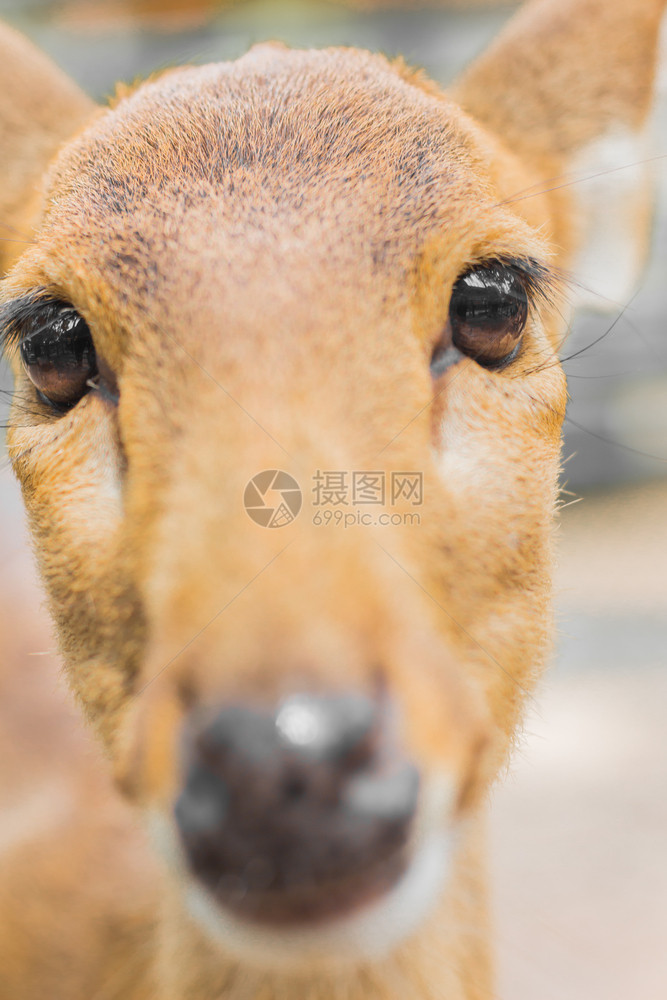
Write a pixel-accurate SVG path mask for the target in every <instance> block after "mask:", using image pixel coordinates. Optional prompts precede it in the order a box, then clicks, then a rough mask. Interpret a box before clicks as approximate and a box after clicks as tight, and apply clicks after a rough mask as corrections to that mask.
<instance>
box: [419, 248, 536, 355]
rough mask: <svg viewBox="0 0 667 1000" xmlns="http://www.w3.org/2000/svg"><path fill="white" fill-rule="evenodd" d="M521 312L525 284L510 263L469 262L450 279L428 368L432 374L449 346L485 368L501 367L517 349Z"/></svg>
mask: <svg viewBox="0 0 667 1000" xmlns="http://www.w3.org/2000/svg"><path fill="white" fill-rule="evenodd" d="M527 318H528V295H527V293H526V286H525V284H524V280H523V279H522V277H521V275H520V273H519V272H518V271H517V270H516V269H515V268H513V267H510V266H509V265H506V264H503V263H501V262H494V263H490V264H485V265H483V266H480V267H475V268H473V269H472V270H470V271H468V272H467V273H466V274H464V275H462V276H461V277H460V278H459V280H458V281H457V282H456V284H455V285H454V289H453V291H452V297H451V300H450V303H449V321H448V324H447V332H446V336H445V338H443V341H442V342H441V343H440V344H439V345H438V347H437V348H436V351H435V353H434V355H433V359H432V362H431V370H432V371H433V373H434V374H436V375H437V374H440V372H441V371H443V370H444V368H445V367H447V364H446V360H447V355H449V356H450V357H451V355H452V353H454V352H452V348H455V349H456V351H458V352H460V354H465V355H466V356H467V357H469V358H472V359H473V361H477V363H478V364H480V365H483V366H484V367H485V368H500V367H502V366H503V365H505V364H507V363H508V362H509V361H511V360H512V358H513V357H514V356H515V354H516V353H517V351H518V349H519V347H520V345H521V335H522V333H523V329H524V327H525V325H526V320H527Z"/></svg>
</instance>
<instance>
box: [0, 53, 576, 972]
mask: <svg viewBox="0 0 667 1000" xmlns="http://www.w3.org/2000/svg"><path fill="white" fill-rule="evenodd" d="M534 169H536V168H534ZM534 169H530V168H527V167H525V166H524V165H523V164H522V163H521V162H520V160H519V158H518V157H517V158H515V157H514V156H513V155H512V153H511V151H509V150H508V149H507V148H505V147H503V146H502V145H501V143H500V142H499V141H498V140H497V139H496V138H494V137H493V136H492V135H491V133H490V132H489V131H487V130H485V129H484V128H482V126H480V125H478V124H476V123H475V122H473V120H472V119H471V118H469V117H467V116H466V115H465V114H464V113H463V112H462V111H461V110H460V109H459V108H458V107H457V106H456V105H455V104H454V103H453V102H451V101H450V100H448V99H447V98H445V97H444V96H443V95H442V94H440V93H439V92H438V91H437V90H436V89H435V87H433V86H432V85H431V84H429V83H428V82H426V81H425V80H424V79H423V78H422V77H420V76H417V75H414V74H410V73H408V72H407V71H406V70H405V69H404V68H403V67H402V66H400V65H398V66H392V65H390V64H389V63H387V62H386V61H385V60H384V59H382V58H379V57H374V56H370V55H368V54H365V53H361V52H355V51H351V50H349V51H348V50H345V51H343V50H341V51H327V52H321V53H298V52H288V51H285V50H282V49H278V48H275V47H263V48H259V49H256V50H253V51H252V52H251V53H250V54H249V55H248V56H246V57H245V58H244V59H241V60H240V61H238V62H237V63H234V64H231V65H221V66H211V67H203V68H200V69H188V70H184V71H178V72H172V73H169V74H166V75H165V76H164V77H162V78H161V79H159V80H157V81H156V82H151V83H148V84H146V85H144V86H142V87H140V88H139V89H138V90H137V91H136V92H134V93H133V94H131V95H129V96H127V97H125V98H124V99H122V100H120V101H119V102H118V103H117V104H116V106H115V107H114V108H113V109H111V110H108V111H105V112H100V113H99V114H97V115H96V116H95V117H94V119H93V121H92V123H91V124H90V125H89V126H88V127H87V128H86V129H85V131H84V132H83V133H82V134H80V135H79V136H78V137H77V138H75V139H74V140H72V141H71V142H70V143H69V144H68V145H66V146H65V147H64V148H63V150H62V151H61V153H60V155H59V156H58V158H57V160H56V162H55V165H54V166H53V167H52V169H51V171H50V173H49V176H48V182H47V197H46V200H45V207H44V212H43V218H42V221H41V226H40V229H39V233H38V236H37V238H36V241H35V243H34V245H33V246H32V247H31V248H30V249H29V250H28V251H27V252H26V253H25V254H24V256H23V257H22V258H21V259H20V261H19V262H18V263H17V265H16V266H15V267H14V269H13V270H12V272H11V274H10V276H9V278H8V279H7V280H6V281H5V284H4V291H3V301H4V307H3V310H4V322H5V326H6V329H7V331H8V333H7V338H8V340H9V341H10V343H12V344H13V345H14V348H15V356H16V371H17V379H18V390H17V397H16V404H15V410H14V419H13V426H12V430H11V435H10V450H11V455H12V459H13V463H14V467H15V469H16V472H17V474H18V476H19V479H20V481H21V484H22V487H23V491H24V496H25V499H26V504H27V507H28V511H29V515H30V519H31V523H32V529H33V533H34V537H35V541H36V547H37V552H38V556H39V561H40V565H41V570H42V573H43V576H44V579H45V581H46V584H47V587H48V591H49V596H50V602H51V607H52V610H53V614H54V616H55V619H56V622H57V624H58V628H59V634H60V638H61V643H62V649H63V652H64V655H65V660H66V664H67V670H68V675H69V678H70V682H71V685H72V687H73V689H74V691H75V692H76V694H77V696H78V699H79V701H80V702H81V704H82V705H83V707H84V710H85V711H86V713H87V715H88V717H89V719H90V721H91V722H92V724H93V725H94V727H95V728H96V729H97V730H98V732H99V733H100V735H101V737H102V739H103V740H104V741H105V742H106V744H107V746H108V748H109V752H110V754H111V756H112V757H113V759H114V761H115V765H116V769H117V773H118V775H119V780H120V783H121V786H122V788H123V789H124V791H125V793H126V794H127V795H129V796H130V797H131V798H133V799H134V800H135V801H137V802H138V803H139V804H140V805H141V807H142V808H144V809H145V810H146V811H147V812H148V813H149V814H150V815H151V816H152V817H153V820H154V821H155V822H156V823H157V825H158V826H159V827H160V830H161V836H162V837H163V838H166V840H168V842H169V844H170V845H171V847H170V850H172V851H173V852H174V856H175V858H176V860H175V867H176V869H178V871H179V872H180V878H181V883H182V885H183V888H184V892H185V893H186V894H190V895H191V897H192V899H193V900H194V903H193V906H194V908H195V909H196V910H197V911H198V912H199V913H200V915H201V913H202V912H204V911H205V912H206V920H208V921H209V922H212V923H213V924H216V922H217V924H216V926H218V925H219V926H222V927H223V929H224V931H225V934H226V940H227V942H228V943H229V942H230V941H231V942H232V944H233V946H234V947H237V948H238V949H240V950H242V949H243V948H245V947H246V946H247V942H248V940H249V937H248V936H247V935H246V933H245V930H244V928H245V927H247V926H250V925H254V926H255V930H254V931H253V932H252V933H253V935H254V937H253V938H252V940H254V941H257V940H263V941H264V946H263V954H266V953H267V945H266V941H267V940H268V939H269V938H268V937H267V938H266V939H262V938H261V937H259V938H258V937H257V935H258V934H259V935H261V934H266V935H269V936H270V938H271V940H272V941H274V943H275V942H276V941H278V942H279V944H278V948H277V949H274V951H275V953H276V954H277V953H278V952H279V951H283V950H284V949H285V948H286V947H287V944H288V942H289V940H292V938H290V935H291V934H292V930H291V929H294V932H295V933H297V932H298V940H299V942H300V944H299V947H303V944H304V941H307V940H308V941H310V940H311V938H309V937H308V934H310V933H312V934H314V935H315V937H313V938H312V941H313V942H315V943H314V944H313V945H312V946H313V948H314V949H315V950H317V949H320V950H321V948H322V947H323V945H322V941H323V940H325V938H323V937H322V936H321V935H320V936H319V937H318V936H317V935H318V934H320V931H312V929H309V930H308V932H306V930H305V928H306V926H308V927H309V928H310V925H312V924H317V925H318V926H319V928H320V929H321V934H323V935H329V936H328V937H326V941H327V942H328V944H327V947H329V946H331V948H333V949H334V951H335V946H336V945H337V943H338V944H340V942H341V941H344V943H345V951H346V953H348V954H349V953H350V951H351V950H354V948H356V949H357V951H359V949H361V950H362V951H363V950H364V949H366V951H368V952H371V951H373V950H381V949H382V948H384V947H385V946H387V944H388V943H391V941H392V940H394V939H395V938H396V937H401V936H403V935H404V934H406V933H408V932H409V930H410V929H411V928H412V927H413V926H415V924H416V923H417V921H418V920H419V919H421V917H422V916H423V915H424V913H425V912H426V910H427V909H428V907H429V906H431V905H432V903H433V901H434V899H435V898H437V896H438V894H439V892H440V889H441V885H442V881H443V878H444V874H445V868H446V861H447V853H448V851H449V850H450V845H449V840H448V838H449V837H450V836H451V833H452V831H453V830H454V829H456V828H457V825H458V824H459V823H460V822H462V821H463V819H464V818H465V816H466V815H467V813H468V812H469V811H470V810H471V809H472V808H473V807H474V806H475V804H476V803H478V802H479V800H480V796H481V795H482V794H483V793H484V791H485V790H486V788H487V787H488V784H489V782H490V780H491V779H492V777H493V775H494V774H495V773H496V771H497V769H498V767H499V765H500V763H501V761H502V760H503V758H504V756H505V754H506V751H507V748H508V745H509V742H510V740H511V734H512V732H513V731H514V729H515V728H516V725H517V722H518V720H519V717H520V712H521V705H522V701H523V697H524V695H525V692H526V691H527V690H528V689H530V687H531V685H532V682H533V679H534V677H535V676H536V673H537V671H538V670H539V668H540V667H541V665H542V662H543V659H544V655H545V649H546V647H547V646H548V635H549V610H548V595H549V569H550V521H551V516H552V510H553V506H554V496H555V489H556V479H557V472H558V455H559V440H560V426H561V421H562V417H563V412H564V405H565V388H564V379H563V375H562V372H561V370H560V367H559V365H558V362H557V358H556V355H555V350H556V347H557V345H558V341H559V337H560V335H561V333H562V320H561V318H560V314H559V311H558V297H557V282H556V281H555V277H554V275H555V273H556V272H555V270H554V269H555V268H557V267H559V266H561V265H562V264H563V263H564V262H565V260H566V257H565V254H566V251H567V252H569V249H570V246H569V243H568V241H567V226H566V225H565V222H564V216H563V214H562V212H561V214H560V215H559V214H558V210H559V209H562V208H563V205H562V202H561V201H558V200H557V198H558V196H557V195H555V194H552V195H550V196H542V195H539V196H536V197H533V198H530V199H528V200H524V201H522V202H520V203H517V204H514V203H512V198H513V196H514V195H515V194H516V193H517V192H520V191H522V190H524V189H526V188H529V187H530V186H531V185H534V184H535V183H536V182H537V181H539V173H537V172H534ZM549 234H551V236H555V235H557V236H558V238H559V239H560V241H561V243H563V244H564V245H565V249H554V246H553V245H552V244H551V243H550V242H548V240H547V237H548V236H549ZM325 476H332V477H334V479H330V480H329V481H330V482H335V483H336V484H337V488H334V489H333V493H332V494H331V495H330V497H329V501H328V506H329V507H330V508H332V509H331V510H330V511H329V513H330V514H331V516H330V517H329V518H327V517H326V516H325V514H326V512H325V510H324V508H325V507H327V501H326V499H323V497H322V495H321V493H320V494H318V489H321V487H322V482H323V477H325ZM364 476H365V477H366V478H363V477H364ZM359 477H362V478H359ZM406 483H408V486H407V487H406V486H405V484H406ZM248 484H251V486H252V489H251V487H250V486H249V485H248ZM401 484H403V485H401ZM409 484H412V485H411V486H410V485H409ZM373 488H374V489H375V490H376V493H375V494H372V490H373ZM377 490H380V492H379V493H378V492H377ZM249 491H250V492H249ZM253 491H254V492H253ZM330 493H331V491H330ZM369 495H371V496H374V497H375V499H370V500H369ZM253 497H254V499H253ZM249 498H250V499H249ZM281 503H283V504H284V506H285V509H286V510H287V512H288V515H289V517H287V516H286V520H290V519H291V523H289V524H286V525H285V526H276V527H273V526H271V524H270V523H269V520H267V518H268V517H269V515H267V510H270V509H272V508H274V509H278V508H279V507H280V504H281ZM337 510H340V511H342V513H341V514H340V516H339V515H337V514H336V511H337ZM295 514H296V516H294V515H295ZM369 914H370V916H369ZM355 921H356V922H355ZM364 921H365V922H364ZM258 927H259V930H258V929H257V928H258ZM278 928H280V931H278ZM290 928H291V929H290ZM341 928H343V929H341ZM344 928H347V930H344ZM352 944H354V948H352Z"/></svg>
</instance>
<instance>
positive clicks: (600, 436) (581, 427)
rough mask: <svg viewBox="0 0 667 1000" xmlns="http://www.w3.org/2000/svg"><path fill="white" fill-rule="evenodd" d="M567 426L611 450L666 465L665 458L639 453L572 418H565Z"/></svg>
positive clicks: (638, 450)
mask: <svg viewBox="0 0 667 1000" xmlns="http://www.w3.org/2000/svg"><path fill="white" fill-rule="evenodd" d="M565 419H566V421H567V422H568V424H571V425H572V426H573V427H576V428H577V430H579V431H584V433H585V434H590V436H591V437H594V438H596V440H598V441H602V442H603V443H604V444H608V445H611V447H612V448H621V449H622V450H623V451H629V452H630V453H631V454H633V455H640V456H641V457H642V458H650V459H651V460H652V461H653V462H665V463H667V457H663V456H662V455H653V454H651V452H648V451H641V450H640V449H639V448H633V447H632V446H631V445H629V444H623V442H622V441H614V440H613V439H612V438H608V437H605V436H604V434H598V433H597V431H592V430H591V429H590V428H589V427H584V425H583V424H578V423H577V421H576V420H573V419H572V417H568V416H567V415H566V416H565Z"/></svg>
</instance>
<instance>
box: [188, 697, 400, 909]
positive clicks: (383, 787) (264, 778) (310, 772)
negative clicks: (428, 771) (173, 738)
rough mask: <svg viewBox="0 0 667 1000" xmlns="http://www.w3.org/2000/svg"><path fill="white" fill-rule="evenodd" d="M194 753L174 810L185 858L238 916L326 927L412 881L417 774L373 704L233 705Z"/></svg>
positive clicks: (360, 700) (198, 735)
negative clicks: (407, 875)
mask: <svg viewBox="0 0 667 1000" xmlns="http://www.w3.org/2000/svg"><path fill="white" fill-rule="evenodd" d="M186 747H187V749H186V777H185V783H184V787H183V790H182V792H181V794H180V796H179V798H178V799H177V801H176V805H175V816H176V823H177V827H178V831H179V833H180V838H181V842H182V845H183V848H184V852H185V856H186V859H187V862H188V864H189V867H190V869H191V871H192V873H193V874H194V876H195V877H196V878H197V879H198V880H199V881H200V882H201V883H203V885H204V886H205V887H206V888H207V889H208V890H209V892H210V893H212V894H213V896H214V897H215V898H216V900H217V901H218V902H219V903H220V904H222V905H224V906H226V907H227V908H229V909H232V910H234V911H235V912H237V913H238V914H239V915H241V916H244V917H247V918H249V919H253V920H256V921H260V922H264V923H281V924H284V923H285V922H301V921H305V920H308V921H312V920H314V919H326V918H327V917H332V916H335V915H339V914H343V913H345V912H347V911H350V910H354V909H355V908H357V907H358V906H360V905H362V904H363V903H365V902H368V901H370V900H371V899H373V898H375V897H377V896H379V895H381V894H382V893H383V892H385V891H387V890H388V889H389V888H391V886H392V885H393V884H394V883H395V882H396V881H397V880H398V879H399V877H400V875H401V874H402V873H403V871H404V870H405V867H406V863H407V858H406V853H407V851H406V847H407V843H408V840H409V836H410V832H411V824H412V820H413V817H414V814H415V809H416V805H417V797H418V789H419V774H418V771H417V769H416V768H415V766H414V765H413V764H412V763H411V762H410V761H409V760H407V759H406V758H404V757H403V756H402V754H401V752H400V750H399V749H398V747H397V745H396V741H395V739H394V736H393V727H392V725H391V720H390V717H389V713H388V712H387V711H386V707H384V706H382V705H380V704H379V703H378V702H377V701H375V700H373V699H371V698H367V697H365V696H361V695H353V694H350V695H347V694H344V695H314V694H299V695H294V696H292V697H289V698H286V699H285V700H284V701H282V702H281V703H280V704H279V705H278V706H277V707H276V708H275V710H264V711H263V710H260V709H257V708H254V707H250V706H247V705H230V706H227V707H225V708H223V709H221V710H220V711H219V712H218V713H217V715H216V716H215V717H214V718H213V719H212V720H210V719H209V721H208V722H207V724H206V725H205V726H203V727H201V726H200V727H196V728H195V731H194V733H191V734H190V736H189V738H187V737H186Z"/></svg>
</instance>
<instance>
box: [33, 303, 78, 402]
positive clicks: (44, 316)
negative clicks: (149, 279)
mask: <svg viewBox="0 0 667 1000" xmlns="http://www.w3.org/2000/svg"><path fill="white" fill-rule="evenodd" d="M22 334H23V335H22V339H21V360H22V361H23V367H24V368H25V371H26V373H27V375H28V378H29V379H30V381H31V382H32V384H33V385H34V386H35V388H36V389H37V391H38V392H39V394H40V396H41V397H42V398H43V399H44V400H45V401H46V402H47V403H50V404H51V406H53V407H54V408H55V409H57V410H62V411H65V410H69V409H71V408H72V407H73V406H74V405H75V404H76V403H78V402H79V400H80V399H81V398H82V397H83V396H85V394H86V393H87V392H88V389H89V388H90V387H89V384H88V383H89V382H90V380H91V379H93V378H95V376H96V375H97V358H96V355H95V348H94V346H93V340H92V337H91V335H90V330H89V329H88V326H87V324H86V322H85V320H83V319H82V318H81V316H79V314H78V313H77V312H76V311H75V310H74V309H73V308H72V307H71V306H68V305H66V304H65V303H61V302H51V303H47V304H45V305H43V306H41V307H40V308H39V309H37V310H35V312H34V314H33V315H32V316H31V317H30V319H29V320H28V322H27V324H26V325H25V326H24V327H23V331H22Z"/></svg>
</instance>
